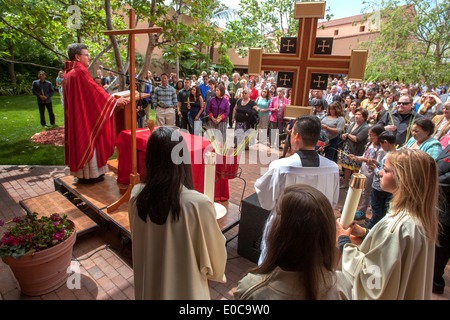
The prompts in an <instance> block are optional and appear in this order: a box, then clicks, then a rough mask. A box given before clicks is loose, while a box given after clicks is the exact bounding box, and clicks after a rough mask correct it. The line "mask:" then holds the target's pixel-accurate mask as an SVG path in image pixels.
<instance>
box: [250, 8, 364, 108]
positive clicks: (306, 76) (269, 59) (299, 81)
mask: <svg viewBox="0 0 450 320" xmlns="http://www.w3.org/2000/svg"><path fill="white" fill-rule="evenodd" d="M325 4H326V3H325V1H318V2H298V3H296V4H295V11H294V18H295V19H298V20H299V21H298V22H299V23H298V37H297V43H296V49H295V52H293V53H273V54H270V53H263V52H262V48H250V49H249V58H248V61H249V62H248V73H249V74H251V75H261V72H262V71H281V72H283V75H284V72H286V71H287V72H288V73H291V74H292V75H293V76H292V81H291V86H290V88H292V89H293V94H292V97H293V98H292V99H291V103H292V104H293V105H295V106H308V98H309V90H310V89H319V88H321V86H320V85H322V88H323V84H325V87H326V83H327V81H328V75H329V74H346V75H347V78H348V80H362V79H363V78H364V71H365V68H366V61H367V54H368V51H367V50H352V53H351V56H332V55H322V54H316V53H314V51H315V48H316V46H317V45H324V43H323V42H320V41H318V42H317V43H316V31H317V24H318V20H319V19H322V18H323V17H324V15H325ZM278 76H279V77H280V72H279V73H278ZM285 79H286V76H285ZM283 80H284V79H283ZM285 83H286V81H285Z"/></svg>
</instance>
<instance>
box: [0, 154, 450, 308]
mask: <svg viewBox="0 0 450 320" xmlns="http://www.w3.org/2000/svg"><path fill="white" fill-rule="evenodd" d="M246 155H247V158H246V161H245V164H242V165H241V167H242V168H243V173H242V176H243V178H244V179H245V180H246V182H247V187H246V190H245V194H244V197H247V196H249V195H251V194H253V193H254V183H255V181H256V179H257V178H258V177H259V176H260V175H261V169H262V168H261V166H260V165H257V164H249V161H248V151H247V152H246ZM67 174H68V168H67V167H50V166H48V167H47V166H39V167H33V166H0V219H3V220H5V221H9V220H11V219H12V218H14V217H15V216H18V215H23V214H24V213H25V212H24V210H23V209H22V208H21V207H20V205H19V204H18V203H19V201H20V200H24V199H27V198H30V197H34V196H37V195H42V194H45V193H49V192H52V191H54V185H53V180H54V179H55V178H59V177H62V176H65V175H67ZM242 188H243V183H242V181H240V180H239V179H234V180H230V200H231V201H232V202H234V203H239V201H240V199H241V195H242ZM344 200H345V194H343V193H342V194H341V197H340V201H339V206H342V204H343V201H344ZM5 227H6V226H4V227H0V234H1V235H3V232H4V231H5V229H6V228H5ZM238 229H239V228H238V227H236V228H234V229H233V230H231V231H230V232H229V233H227V235H226V237H227V238H230V237H232V236H233V235H235V234H236V233H237V232H238ZM227 252H228V261H227V267H226V276H227V282H226V283H225V284H221V283H217V282H211V283H210V292H211V298H212V299H213V300H228V299H233V292H234V290H235V289H236V286H237V283H238V281H239V280H240V279H241V278H242V277H243V276H244V275H245V274H246V273H247V271H248V270H249V269H250V268H252V267H254V266H255V264H254V263H252V262H250V261H248V260H247V259H245V258H242V257H240V256H239V255H238V254H237V238H235V239H233V240H232V241H230V242H229V243H228V246H227ZM73 258H74V259H76V261H74V262H72V263H73V264H74V265H78V266H79V269H80V274H81V288H80V289H69V288H67V286H66V285H63V286H62V287H60V288H58V289H57V290H55V291H53V292H51V293H49V294H46V295H43V296H39V297H28V296H24V295H22V294H21V293H20V289H19V287H18V284H17V282H16V280H15V279H14V277H13V275H12V273H11V271H10V269H9V267H8V266H6V265H5V264H4V263H3V262H2V261H1V260H0V300H40V299H41V300H74V299H78V300H127V299H130V300H132V299H134V287H133V272H132V268H131V266H130V265H131V253H130V248H129V246H125V247H123V246H122V243H121V241H120V239H119V237H118V232H117V230H114V229H113V228H107V227H101V228H100V229H97V230H96V231H94V232H93V233H91V234H87V235H83V236H81V237H79V238H78V239H77V242H76V244H75V246H74V251H73ZM445 277H446V283H447V284H450V265H448V266H447V269H446V276H445ZM449 298H450V288H449V286H447V287H446V288H445V293H444V295H433V299H436V300H442V299H443V300H448V299H449Z"/></svg>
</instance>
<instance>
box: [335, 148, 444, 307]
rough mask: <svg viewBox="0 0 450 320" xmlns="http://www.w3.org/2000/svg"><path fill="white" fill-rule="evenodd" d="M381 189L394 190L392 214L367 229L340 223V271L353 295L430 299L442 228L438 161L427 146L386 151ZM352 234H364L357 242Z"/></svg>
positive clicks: (355, 296)
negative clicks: (349, 282) (426, 150)
mask: <svg viewBox="0 0 450 320" xmlns="http://www.w3.org/2000/svg"><path fill="white" fill-rule="evenodd" d="M379 175H380V185H381V189H382V190H383V191H386V192H390V193H392V194H393V198H392V201H391V203H390V209H389V211H388V214H387V215H386V216H385V217H384V218H383V219H382V220H380V221H379V222H378V223H377V224H376V225H375V226H374V227H373V228H372V229H371V230H370V232H368V233H367V235H365V234H366V232H367V229H365V228H363V227H361V226H359V225H357V224H353V225H352V226H351V227H350V228H348V229H346V230H344V229H343V228H342V226H341V225H340V223H339V219H338V220H337V223H336V228H337V235H338V236H339V239H338V247H339V249H340V251H341V252H342V271H343V272H344V273H345V274H346V275H347V276H348V277H349V278H350V279H351V281H352V282H353V291H352V298H353V299H358V300H359V299H405V300H406V299H407V300H411V299H420V300H423V299H431V292H432V284H433V270H434V247H435V242H436V239H437V234H438V221H437V216H436V205H437V197H438V174H437V166H436V162H435V161H434V159H433V158H432V157H430V156H429V155H428V154H427V153H425V152H424V151H421V150H418V149H401V150H399V151H397V152H391V153H388V155H387V160H386V162H385V164H384V168H383V170H381V172H380V173H379ZM350 234H353V235H356V236H362V237H365V239H364V241H363V242H362V243H361V245H360V246H359V247H358V246H356V245H354V244H352V243H351V242H350V238H349V236H350Z"/></svg>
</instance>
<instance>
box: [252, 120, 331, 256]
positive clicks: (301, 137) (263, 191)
mask: <svg viewBox="0 0 450 320" xmlns="http://www.w3.org/2000/svg"><path fill="white" fill-rule="evenodd" d="M320 130H321V124H320V121H319V120H318V118H317V117H315V116H301V117H299V118H297V119H296V121H295V124H294V130H292V132H291V144H292V148H293V150H295V153H294V154H293V155H291V156H290V157H288V158H282V159H278V160H275V161H273V162H272V163H271V164H270V165H269V170H268V171H267V172H266V173H265V174H264V175H263V176H262V177H261V178H259V179H258V180H256V183H255V189H256V193H257V195H258V199H259V203H260V204H261V207H262V208H264V209H266V210H270V211H271V213H270V215H269V218H268V219H267V222H266V227H265V230H264V234H263V238H262V241H261V255H260V258H259V261H258V264H261V263H262V261H263V259H264V257H265V254H266V244H265V238H266V236H267V234H268V228H270V225H271V221H272V219H273V217H274V216H275V215H276V204H277V201H278V198H279V197H280V195H281V193H282V192H283V190H284V189H285V188H286V187H288V186H290V185H293V184H306V185H309V186H312V187H314V188H316V189H317V190H319V191H321V192H322V193H323V194H324V195H325V196H326V197H327V199H328V200H329V201H330V204H331V206H332V208H334V207H335V206H336V204H337V202H338V199H339V167H338V166H337V164H336V163H335V162H333V161H330V160H328V159H327V158H325V157H322V156H320V155H319V154H318V153H317V151H316V150H315V147H316V144H317V141H318V140H319V136H320ZM299 210H301V208H299Z"/></svg>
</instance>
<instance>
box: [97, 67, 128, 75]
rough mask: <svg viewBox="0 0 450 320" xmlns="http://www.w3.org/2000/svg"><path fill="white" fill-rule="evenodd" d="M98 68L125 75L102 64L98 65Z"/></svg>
mask: <svg viewBox="0 0 450 320" xmlns="http://www.w3.org/2000/svg"><path fill="white" fill-rule="evenodd" d="M99 68H100V69H102V70H106V71H111V72H114V73H117V74H121V75H123V76H124V75H125V74H123V73H121V72H117V71H115V70H111V69H108V68H105V67H104V66H102V65H100V66H99Z"/></svg>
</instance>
